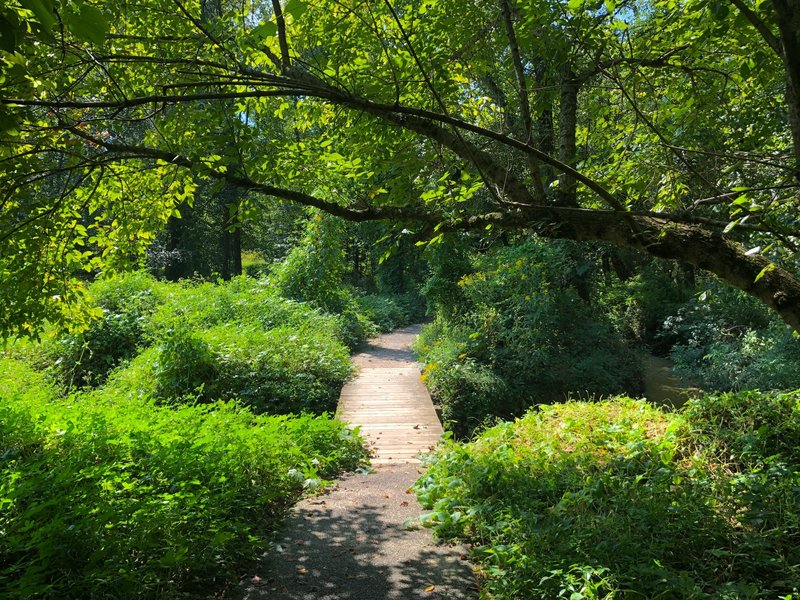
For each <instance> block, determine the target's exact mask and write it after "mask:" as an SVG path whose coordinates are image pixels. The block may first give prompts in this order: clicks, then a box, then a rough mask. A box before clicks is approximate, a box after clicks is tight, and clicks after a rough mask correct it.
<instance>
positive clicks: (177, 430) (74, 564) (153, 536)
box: [0, 359, 365, 598]
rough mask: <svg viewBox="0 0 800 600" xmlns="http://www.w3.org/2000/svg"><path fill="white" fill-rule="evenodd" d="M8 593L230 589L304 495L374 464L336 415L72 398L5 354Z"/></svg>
mask: <svg viewBox="0 0 800 600" xmlns="http://www.w3.org/2000/svg"><path fill="white" fill-rule="evenodd" d="M0 449H2V454H0V533H2V535H0V589H2V590H4V591H3V597H4V598H31V597H49V598H105V597H108V598H111V597H113V598H175V597H177V596H179V595H181V594H189V593H195V592H197V593H199V592H200V591H204V592H207V591H208V587H207V586H209V585H214V586H219V585H221V582H224V581H226V579H227V578H229V577H230V576H231V575H232V574H233V572H234V570H235V569H236V567H237V566H240V565H241V564H242V562H243V561H247V560H250V559H253V558H255V557H256V556H257V553H258V552H259V551H260V550H263V549H264V548H266V547H268V545H267V540H266V539H265V538H264V536H265V534H268V533H269V532H270V531H271V530H272V529H273V528H274V527H275V526H276V524H277V523H278V522H279V520H280V519H281V518H282V516H283V515H284V514H285V511H286V510H287V508H288V507H289V506H291V504H292V503H294V502H295V501H296V500H297V499H298V498H299V497H300V495H301V494H302V493H303V492H304V490H308V489H309V488H311V489H314V488H316V487H317V486H319V485H321V484H322V483H323V482H324V481H323V480H325V479H327V478H330V477H333V476H335V475H336V474H337V473H339V472H340V471H342V470H344V469H353V468H355V467H356V466H357V465H358V464H360V463H361V462H362V461H364V460H365V455H364V451H363V449H362V444H361V440H360V438H359V437H358V435H357V434H355V433H352V432H350V431H349V430H347V429H346V428H345V427H344V425H343V424H342V423H340V422H338V421H335V420H332V419H331V418H329V417H328V416H321V417H312V416H297V417H289V416H265V415H262V416H255V415H253V413H252V412H251V411H250V410H248V409H247V408H243V407H241V406H240V405H237V404H236V403H233V402H215V403H211V404H207V405H185V406H180V407H176V408H171V407H159V406H156V405H154V403H153V402H152V401H151V400H149V399H146V398H135V397H120V396H119V395H118V394H116V393H115V392H114V390H113V388H107V389H103V390H98V391H92V392H84V393H74V394H72V395H69V396H67V397H64V398H60V397H59V396H58V394H57V393H56V390H54V389H53V388H52V387H50V386H49V385H48V384H47V382H46V381H44V379H43V376H42V375H41V374H39V373H34V372H33V371H31V370H30V369H29V368H27V367H25V366H24V365H22V364H21V363H19V362H17V361H13V360H10V359H4V360H2V361H0Z"/></svg>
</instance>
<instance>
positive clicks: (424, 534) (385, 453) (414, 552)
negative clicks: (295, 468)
mask: <svg viewBox="0 0 800 600" xmlns="http://www.w3.org/2000/svg"><path fill="white" fill-rule="evenodd" d="M418 332H419V326H414V327H409V328H406V329H401V330H398V331H395V332H393V333H390V334H386V335H383V336H380V337H379V338H377V339H375V340H372V341H371V342H370V343H369V344H368V345H366V346H365V347H364V348H362V350H361V352H360V353H359V354H357V355H356V356H354V357H353V363H354V364H355V365H356V366H357V367H359V369H360V370H359V373H358V376H357V377H356V378H355V379H354V380H353V381H352V382H350V383H348V385H347V386H345V388H344V389H343V390H342V397H341V399H340V404H339V414H340V417H341V418H343V419H345V420H347V421H348V422H350V423H351V424H353V425H360V426H361V427H362V432H363V433H364V434H366V435H367V437H368V439H369V441H370V444H371V445H372V446H373V449H374V452H375V454H376V459H375V460H373V464H374V466H375V472H374V473H371V474H363V475H351V476H349V477H346V478H344V479H342V480H341V481H340V482H339V485H338V486H337V487H336V488H335V489H334V490H333V491H331V492H329V493H327V494H325V495H323V496H320V497H317V498H309V499H306V500H303V501H302V502H300V503H299V504H298V505H297V506H296V507H295V508H294V510H293V512H292V515H291V516H290V518H289V521H288V523H287V525H286V528H285V530H284V535H283V538H282V539H281V541H280V543H279V547H278V548H277V549H275V550H273V551H271V552H270V553H269V555H268V556H267V557H265V561H264V563H263V566H262V567H261V568H260V569H259V570H258V572H257V574H255V575H250V576H249V577H247V578H246V579H245V580H244V581H243V582H242V587H241V592H242V594H241V596H240V597H241V598H247V599H270V600H301V599H302V600H382V599H384V598H386V599H392V600H406V599H415V598H437V599H439V598H449V599H461V598H477V592H476V591H475V586H474V577H473V574H472V569H471V567H470V565H469V563H468V562H467V560H466V550H465V549H464V548H461V547H458V546H448V545H439V544H436V543H434V541H433V538H432V535H431V532H430V531H429V530H427V529H424V528H420V527H419V526H418V525H417V522H418V517H419V515H420V514H422V513H423V512H424V510H423V509H422V507H421V506H420V505H419V503H418V502H417V500H416V497H415V496H414V494H413V493H411V492H410V491H409V487H410V486H411V485H412V484H413V483H414V481H416V479H417V478H418V477H419V473H420V471H419V469H420V467H419V464H418V462H419V461H417V460H416V458H415V455H416V454H417V452H419V451H420V450H427V449H428V448H429V447H431V446H432V445H435V443H436V441H437V440H438V439H439V436H440V435H441V431H442V429H441V424H440V423H439V421H438V418H437V417H436V413H435V411H434V409H433V404H432V402H431V400H430V396H429V395H428V392H427V390H426V389H425V386H424V385H423V384H422V382H421V381H420V379H419V369H418V367H417V363H416V360H415V358H414V355H413V353H412V352H411V351H410V349H409V346H410V344H411V342H412V341H413V339H414V338H415V337H416V335H417V333H418Z"/></svg>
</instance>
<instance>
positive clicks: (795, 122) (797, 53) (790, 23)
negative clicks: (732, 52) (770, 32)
mask: <svg viewBox="0 0 800 600" xmlns="http://www.w3.org/2000/svg"><path fill="white" fill-rule="evenodd" d="M772 5H773V7H774V8H775V17H776V21H777V23H778V30H779V31H780V41H781V47H782V52H781V58H782V59H783V65H784V69H785V71H786V107H787V110H788V113H789V128H790V129H791V132H792V143H793V146H794V158H795V177H796V178H797V179H798V181H800V0H772Z"/></svg>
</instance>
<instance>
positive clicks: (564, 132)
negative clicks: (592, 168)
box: [558, 68, 580, 206]
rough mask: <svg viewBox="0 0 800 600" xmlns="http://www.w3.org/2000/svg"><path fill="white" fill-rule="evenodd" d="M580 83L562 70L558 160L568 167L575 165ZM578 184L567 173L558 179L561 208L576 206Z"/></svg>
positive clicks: (570, 72)
mask: <svg viewBox="0 0 800 600" xmlns="http://www.w3.org/2000/svg"><path fill="white" fill-rule="evenodd" d="M579 90H580V83H579V82H578V81H577V80H576V79H575V76H574V75H573V73H572V71H571V70H570V69H569V68H567V69H565V70H564V79H563V80H562V82H561V101H560V103H559V107H558V159H559V160H560V161H561V162H563V163H564V164H566V165H569V166H570V167H573V168H574V167H575V165H576V164H577V160H576V156H577V145H576V142H575V130H576V129H577V127H578V91H579ZM577 191H578V182H577V181H576V180H575V177H573V176H572V175H571V174H569V173H562V174H561V175H560V176H559V177H558V204H559V205H561V206H577V205H578V200H577Z"/></svg>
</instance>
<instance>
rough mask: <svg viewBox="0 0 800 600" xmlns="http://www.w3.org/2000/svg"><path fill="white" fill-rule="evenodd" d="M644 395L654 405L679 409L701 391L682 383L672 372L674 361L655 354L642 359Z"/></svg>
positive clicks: (646, 355)
mask: <svg viewBox="0 0 800 600" xmlns="http://www.w3.org/2000/svg"><path fill="white" fill-rule="evenodd" d="M642 367H643V371H644V395H645V397H646V398H647V399H648V400H649V401H650V402H652V403H654V404H658V405H659V406H665V407H669V408H679V407H680V406H683V404H685V403H686V401H687V400H688V399H689V398H692V397H695V396H696V395H698V393H699V390H698V389H697V388H695V387H692V386H690V385H689V384H687V383H685V382H683V381H681V380H680V379H678V377H677V376H676V375H675V373H673V371H672V361H671V360H669V359H667V358H662V357H660V356H654V355H653V354H649V353H648V354H645V355H644V356H643V357H642Z"/></svg>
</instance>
